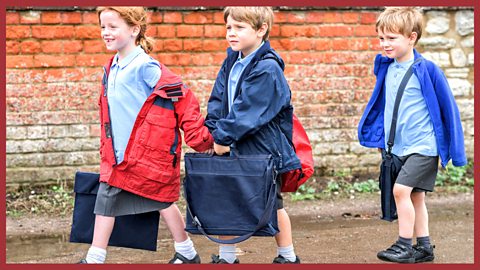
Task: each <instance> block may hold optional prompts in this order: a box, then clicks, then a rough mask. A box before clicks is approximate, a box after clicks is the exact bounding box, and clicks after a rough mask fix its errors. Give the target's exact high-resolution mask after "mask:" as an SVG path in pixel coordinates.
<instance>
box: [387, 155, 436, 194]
mask: <svg viewBox="0 0 480 270" xmlns="http://www.w3.org/2000/svg"><path fill="white" fill-rule="evenodd" d="M399 158H400V159H401V160H402V161H403V162H404V164H403V166H402V169H401V170H400V172H399V174H398V177H397V180H396V183H397V184H402V185H404V186H407V187H412V188H413V191H412V192H426V191H430V192H432V191H433V188H434V187H435V180H436V178H437V171H438V156H435V157H429V156H424V155H420V154H411V155H408V156H403V157H399Z"/></svg>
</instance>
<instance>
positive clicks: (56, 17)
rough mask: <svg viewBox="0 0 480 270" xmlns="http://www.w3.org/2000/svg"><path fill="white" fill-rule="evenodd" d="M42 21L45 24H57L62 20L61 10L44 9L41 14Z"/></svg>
mask: <svg viewBox="0 0 480 270" xmlns="http://www.w3.org/2000/svg"><path fill="white" fill-rule="evenodd" d="M40 21H41V22H42V23H43V24H56V23H61V22H62V15H61V13H60V12H56V11H44V12H42V14H41V19H40Z"/></svg>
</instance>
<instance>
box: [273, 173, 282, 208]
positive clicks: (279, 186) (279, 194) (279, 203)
mask: <svg viewBox="0 0 480 270" xmlns="http://www.w3.org/2000/svg"><path fill="white" fill-rule="evenodd" d="M275 185H276V187H277V210H280V209H283V197H282V192H281V190H282V176H281V175H279V176H278V177H277V180H276V181H275Z"/></svg>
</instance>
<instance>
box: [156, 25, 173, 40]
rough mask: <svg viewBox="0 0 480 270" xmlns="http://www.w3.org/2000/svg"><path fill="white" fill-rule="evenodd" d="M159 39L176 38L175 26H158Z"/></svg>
mask: <svg viewBox="0 0 480 270" xmlns="http://www.w3.org/2000/svg"><path fill="white" fill-rule="evenodd" d="M156 28H157V36H156V37H157V38H173V37H175V26H173V25H165V24H163V25H158V26H157V27H156Z"/></svg>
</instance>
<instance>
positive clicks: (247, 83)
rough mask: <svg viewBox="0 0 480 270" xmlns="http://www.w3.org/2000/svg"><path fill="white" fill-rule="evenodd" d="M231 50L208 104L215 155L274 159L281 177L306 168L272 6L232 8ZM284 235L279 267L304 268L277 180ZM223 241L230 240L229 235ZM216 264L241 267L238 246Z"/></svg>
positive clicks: (225, 248)
mask: <svg viewBox="0 0 480 270" xmlns="http://www.w3.org/2000/svg"><path fill="white" fill-rule="evenodd" d="M224 20H225V23H226V28H227V35H226V39H227V41H228V43H229V45H230V48H228V50H227V54H228V55H227V58H226V59H225V61H224V62H223V65H222V67H221V68H220V71H219V73H218V76H217V79H216V81H215V84H214V87H213V90H212V93H211V96H210V99H209V101H208V114H207V118H206V122H205V125H206V126H207V127H208V128H209V130H210V132H211V133H212V135H213V137H214V140H215V144H214V150H215V153H217V154H219V155H221V154H224V153H227V152H229V151H230V147H232V148H235V150H236V152H238V153H239V154H241V155H248V154H270V155H272V157H273V159H274V164H275V166H276V168H277V170H278V173H279V175H281V174H282V173H284V172H287V171H290V170H293V169H298V168H300V167H301V165H300V160H299V159H298V157H297V156H296V155H295V151H294V149H293V148H292V146H291V145H290V144H289V140H288V138H287V136H290V139H291V136H292V130H293V123H292V121H293V119H292V117H293V107H292V106H291V104H290V99H291V93H290V88H289V86H288V83H287V81H286V79H285V76H284V74H283V69H284V67H285V65H284V62H283V60H282V59H281V58H280V56H279V55H278V54H277V53H276V52H275V51H274V50H273V49H272V48H270V43H269V41H268V36H269V32H270V30H271V29H272V23H273V11H272V9H271V8H270V7H227V8H225V10H224ZM276 186H277V208H278V214H277V215H278V224H279V229H280V232H279V233H278V234H277V235H276V236H275V240H276V242H277V257H276V258H275V259H274V260H273V263H300V259H299V258H298V257H297V256H296V255H295V252H294V249H293V242H292V232H291V224H290V219H289V217H288V214H287V212H286V211H285V209H284V208H283V201H282V196H281V194H280V187H281V183H280V177H278V178H277V185H276ZM222 238H223V239H228V237H226V236H224V237H222ZM219 251H220V254H219V255H213V256H212V259H213V261H212V263H238V262H239V261H238V259H237V258H236V255H235V246H233V245H220V248H219Z"/></svg>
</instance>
